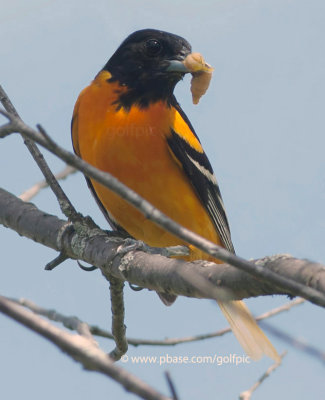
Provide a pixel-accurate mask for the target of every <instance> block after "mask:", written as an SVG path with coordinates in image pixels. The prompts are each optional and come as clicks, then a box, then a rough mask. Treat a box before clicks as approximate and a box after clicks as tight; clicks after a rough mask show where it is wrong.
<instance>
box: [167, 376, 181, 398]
mask: <svg viewBox="0 0 325 400" xmlns="http://www.w3.org/2000/svg"><path fill="white" fill-rule="evenodd" d="M165 377H166V379H167V383H168V386H169V389H170V391H171V394H172V397H173V400H179V398H178V395H177V392H176V387H175V384H174V382H173V380H172V377H171V375H170V373H169V372H168V371H165Z"/></svg>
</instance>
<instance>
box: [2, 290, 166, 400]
mask: <svg viewBox="0 0 325 400" xmlns="http://www.w3.org/2000/svg"><path fill="white" fill-rule="evenodd" d="M0 312H2V313H4V314H6V315H7V316H8V317H10V318H12V319H14V320H16V321H17V322H19V323H21V324H22V325H24V326H26V327H27V328H29V329H31V330H32V331H34V332H36V333H38V334H40V335H41V336H43V337H44V338H46V339H48V340H49V341H50V342H51V343H53V344H55V345H56V346H57V347H59V348H60V349H61V350H62V351H63V352H65V353H67V354H69V355H70V356H71V357H72V358H73V359H74V360H76V361H77V362H79V363H81V364H82V365H83V366H84V368H86V369H88V370H90V371H97V372H100V373H102V374H104V375H106V376H108V377H110V378H112V379H113V380H115V381H116V382H119V383H120V384H121V385H122V386H123V387H124V388H125V389H126V390H127V391H129V392H132V393H135V394H137V395H138V396H140V397H141V398H143V399H146V400H171V399H170V398H169V397H167V396H164V395H162V394H160V393H158V392H157V391H156V390H155V389H153V388H152V387H151V386H149V385H148V384H147V383H145V382H143V381H141V380H140V379H139V378H137V377H135V376H134V375H132V374H131V373H129V372H127V371H125V370H124V369H122V368H120V367H118V366H117V365H115V364H114V363H113V361H112V360H111V358H110V357H109V356H108V355H107V354H106V353H105V352H104V351H102V350H101V349H100V348H99V347H98V345H97V343H96V344H95V343H94V341H92V340H89V339H87V338H86V337H84V336H81V335H72V334H70V333H68V332H65V331H64V330H62V329H59V328H57V327H56V326H54V325H51V324H50V323H49V322H47V321H45V320H44V319H43V318H41V317H39V316H38V315H36V314H33V313H32V312H30V311H28V310H26V309H24V308H23V307H21V306H19V305H17V304H16V303H14V302H12V301H10V300H8V299H6V298H5V297H2V296H0Z"/></svg>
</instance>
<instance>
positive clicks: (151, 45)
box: [146, 39, 162, 56]
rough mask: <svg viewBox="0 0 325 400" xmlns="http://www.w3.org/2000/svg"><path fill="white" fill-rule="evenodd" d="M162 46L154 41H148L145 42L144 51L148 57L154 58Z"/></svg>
mask: <svg viewBox="0 0 325 400" xmlns="http://www.w3.org/2000/svg"><path fill="white" fill-rule="evenodd" d="M161 49H162V45H161V44H160V42H158V40H156V39H149V40H147V41H146V50H147V54H148V55H149V56H156V55H158V54H159V53H160V51H161Z"/></svg>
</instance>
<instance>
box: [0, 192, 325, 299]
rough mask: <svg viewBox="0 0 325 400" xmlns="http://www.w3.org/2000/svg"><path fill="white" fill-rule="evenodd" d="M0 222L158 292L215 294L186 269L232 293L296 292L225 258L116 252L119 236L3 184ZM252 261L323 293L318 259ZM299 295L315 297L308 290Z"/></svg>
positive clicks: (106, 272)
mask: <svg viewBox="0 0 325 400" xmlns="http://www.w3.org/2000/svg"><path fill="white" fill-rule="evenodd" d="M0 223H2V224H3V225H5V226H7V227H10V228H11V229H14V230H15V231H16V232H18V233H19V234H21V235H23V236H26V237H29V238H31V239H33V240H34V241H37V242H39V243H42V244H43V245H45V246H48V247H50V248H52V249H55V250H57V251H63V252H64V253H65V254H67V255H68V256H69V257H71V258H75V259H80V260H83V261H85V262H87V263H90V264H91V265H96V266H98V267H99V268H100V269H101V271H102V273H103V275H105V276H106V277H107V278H108V280H109V278H110V276H114V277H115V278H117V279H121V280H127V281H128V282H130V283H132V284H135V285H138V286H141V287H146V288H148V289H152V290H155V291H159V292H166V293H171V294H176V295H183V296H188V297H196V298H214V296H211V294H210V293H206V292H204V291H202V290H200V288H198V287H197V286H196V285H194V284H192V283H190V282H189V281H191V280H193V279H187V277H188V276H189V274H190V275H191V278H193V276H197V277H199V278H200V279H204V280H206V281H208V282H210V283H211V284H212V285H213V286H215V287H217V288H222V289H227V291H229V298H232V299H242V298H246V297H255V296H261V295H269V294H287V295H291V296H296V295H298V293H296V292H295V291H294V290H288V289H287V288H286V287H281V286H275V285H274V284H273V283H272V282H264V281H261V280H259V279H256V278H255V277H253V276H252V275H250V274H247V273H245V272H243V271H240V270H238V269H237V268H235V267H232V266H230V265H227V264H214V263H211V262H205V261H197V262H192V263H187V262H185V261H182V260H178V259H170V258H166V257H163V256H161V255H155V254H147V253H144V252H143V251H131V252H130V253H127V254H126V255H124V256H123V257H122V258H120V256H116V254H117V249H118V247H119V246H120V245H121V244H122V243H123V239H121V238H120V237H118V236H108V235H107V233H106V232H104V231H101V230H100V229H98V228H93V229H91V230H88V231H87V232H85V235H84V236H82V237H81V236H80V234H79V233H76V231H75V230H74V228H73V226H72V225H71V224H70V223H68V222H66V221H63V220H60V219H58V218H57V217H55V216H52V215H49V214H46V213H44V212H42V211H40V210H38V209H37V207H36V206H34V205H33V204H30V203H24V202H22V201H21V200H20V199H18V198H17V197H15V196H14V195H12V194H10V193H8V192H6V191H5V190H3V189H0ZM255 263H256V264H257V265H258V268H261V269H264V270H269V271H273V270H274V271H276V272H277V273H279V271H280V272H281V274H283V276H285V277H288V278H290V279H294V280H295V281H297V282H299V284H300V285H306V286H307V285H308V286H309V288H313V289H314V290H317V291H318V292H321V293H325V267H324V266H323V265H321V264H317V263H313V262H310V261H306V260H299V259H295V258H293V257H290V256H288V255H277V256H272V257H266V258H263V259H260V260H256V261H255ZM307 289H308V287H307ZM303 297H306V298H308V299H309V300H311V301H313V297H309V296H308V294H307V295H306V296H303ZM318 300H319V299H318ZM319 302H320V301H317V302H315V303H316V304H318V303H319Z"/></svg>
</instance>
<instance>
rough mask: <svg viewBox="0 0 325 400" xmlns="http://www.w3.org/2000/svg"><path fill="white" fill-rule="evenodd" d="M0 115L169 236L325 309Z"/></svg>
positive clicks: (320, 298)
mask: <svg viewBox="0 0 325 400" xmlns="http://www.w3.org/2000/svg"><path fill="white" fill-rule="evenodd" d="M0 113H2V114H3V115H5V116H7V118H8V119H9V121H10V122H11V124H12V125H13V126H14V128H15V129H14V131H16V132H20V133H22V134H24V135H26V136H27V137H29V138H31V139H32V140H35V141H36V142H37V143H39V144H40V145H42V146H44V147H45V148H47V149H48V150H49V151H50V152H52V153H53V154H55V155H57V156H58V157H59V158H61V159H62V160H64V161H65V162H66V163H68V164H69V165H71V166H73V167H75V168H77V169H78V170H80V171H81V172H83V173H84V174H85V175H87V176H88V177H89V178H92V179H95V180H96V181H97V182H99V183H101V184H102V185H104V186H105V187H107V188H109V189H111V190H112V191H114V192H115V193H117V194H118V195H120V196H121V197H123V199H125V200H126V201H127V202H129V203H130V204H132V205H134V206H135V207H136V208H137V209H138V210H140V211H141V212H142V213H143V214H144V215H145V216H146V217H147V218H148V219H150V220H152V221H154V222H155V223H157V224H158V225H160V226H162V227H163V228H164V229H165V230H167V231H168V232H170V233H172V234H174V235H176V236H177V237H179V238H181V239H182V240H184V241H185V242H187V243H190V244H192V245H193V246H195V247H197V248H199V249H201V250H202V251H204V252H205V253H207V254H210V255H211V256H213V257H215V258H216V259H219V260H222V261H224V262H226V263H228V264H231V265H233V266H235V267H236V268H239V269H241V270H243V271H245V272H247V273H249V274H251V275H253V276H255V277H257V278H259V279H261V280H263V281H264V282H270V283H273V284H274V285H276V286H279V287H282V288H285V289H286V290H288V291H290V292H291V293H292V294H295V295H298V296H301V297H304V298H306V299H308V300H310V301H312V302H313V303H315V304H318V305H321V306H323V307H325V295H324V294H323V293H321V292H319V291H318V290H316V289H313V288H310V287H308V286H306V285H303V284H301V283H298V282H296V281H294V280H292V279H288V278H286V277H284V276H282V275H280V274H278V273H276V272H273V271H271V270H268V269H265V268H262V267H261V266H259V265H258V264H254V263H252V262H249V261H247V260H245V259H243V258H241V257H238V256H236V255H234V254H232V253H230V252H229V251H227V250H226V249H224V248H222V247H220V246H217V245H216V244H214V243H212V242H210V241H208V240H206V239H204V238H203V237H201V236H199V235H197V234H195V233H193V232H191V231H190V230H188V229H186V228H184V227H182V226H181V225H179V224H177V223H176V222H174V221H173V220H172V219H170V218H169V217H167V216H166V215H164V214H163V213H161V212H160V211H159V210H158V209H156V208H155V207H153V206H152V205H151V204H150V203H149V202H147V201H146V200H144V199H143V198H141V197H140V196H139V195H138V194H137V193H135V192H134V191H133V190H131V189H129V188H128V187H127V186H125V185H124V184H122V183H121V182H119V181H118V180H117V179H116V178H114V177H113V176H112V175H110V174H108V173H105V172H103V171H100V170H98V169H97V168H95V167H93V166H92V165H90V164H88V163H86V162H85V161H83V160H81V159H80V158H79V157H77V156H75V155H74V154H72V153H70V152H68V151H66V150H65V149H63V148H62V147H60V146H59V145H57V144H56V143H55V142H54V141H53V139H52V138H50V137H49V135H48V134H47V133H46V132H45V131H44V130H42V133H40V132H37V131H35V130H34V129H32V128H30V127H29V126H27V125H26V124H25V123H24V122H23V121H21V120H20V119H18V118H16V117H15V116H14V115H12V114H8V113H6V112H4V111H1V110H0ZM7 134H8V133H7V131H5V132H3V130H2V128H0V137H3V136H5V135H7Z"/></svg>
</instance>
